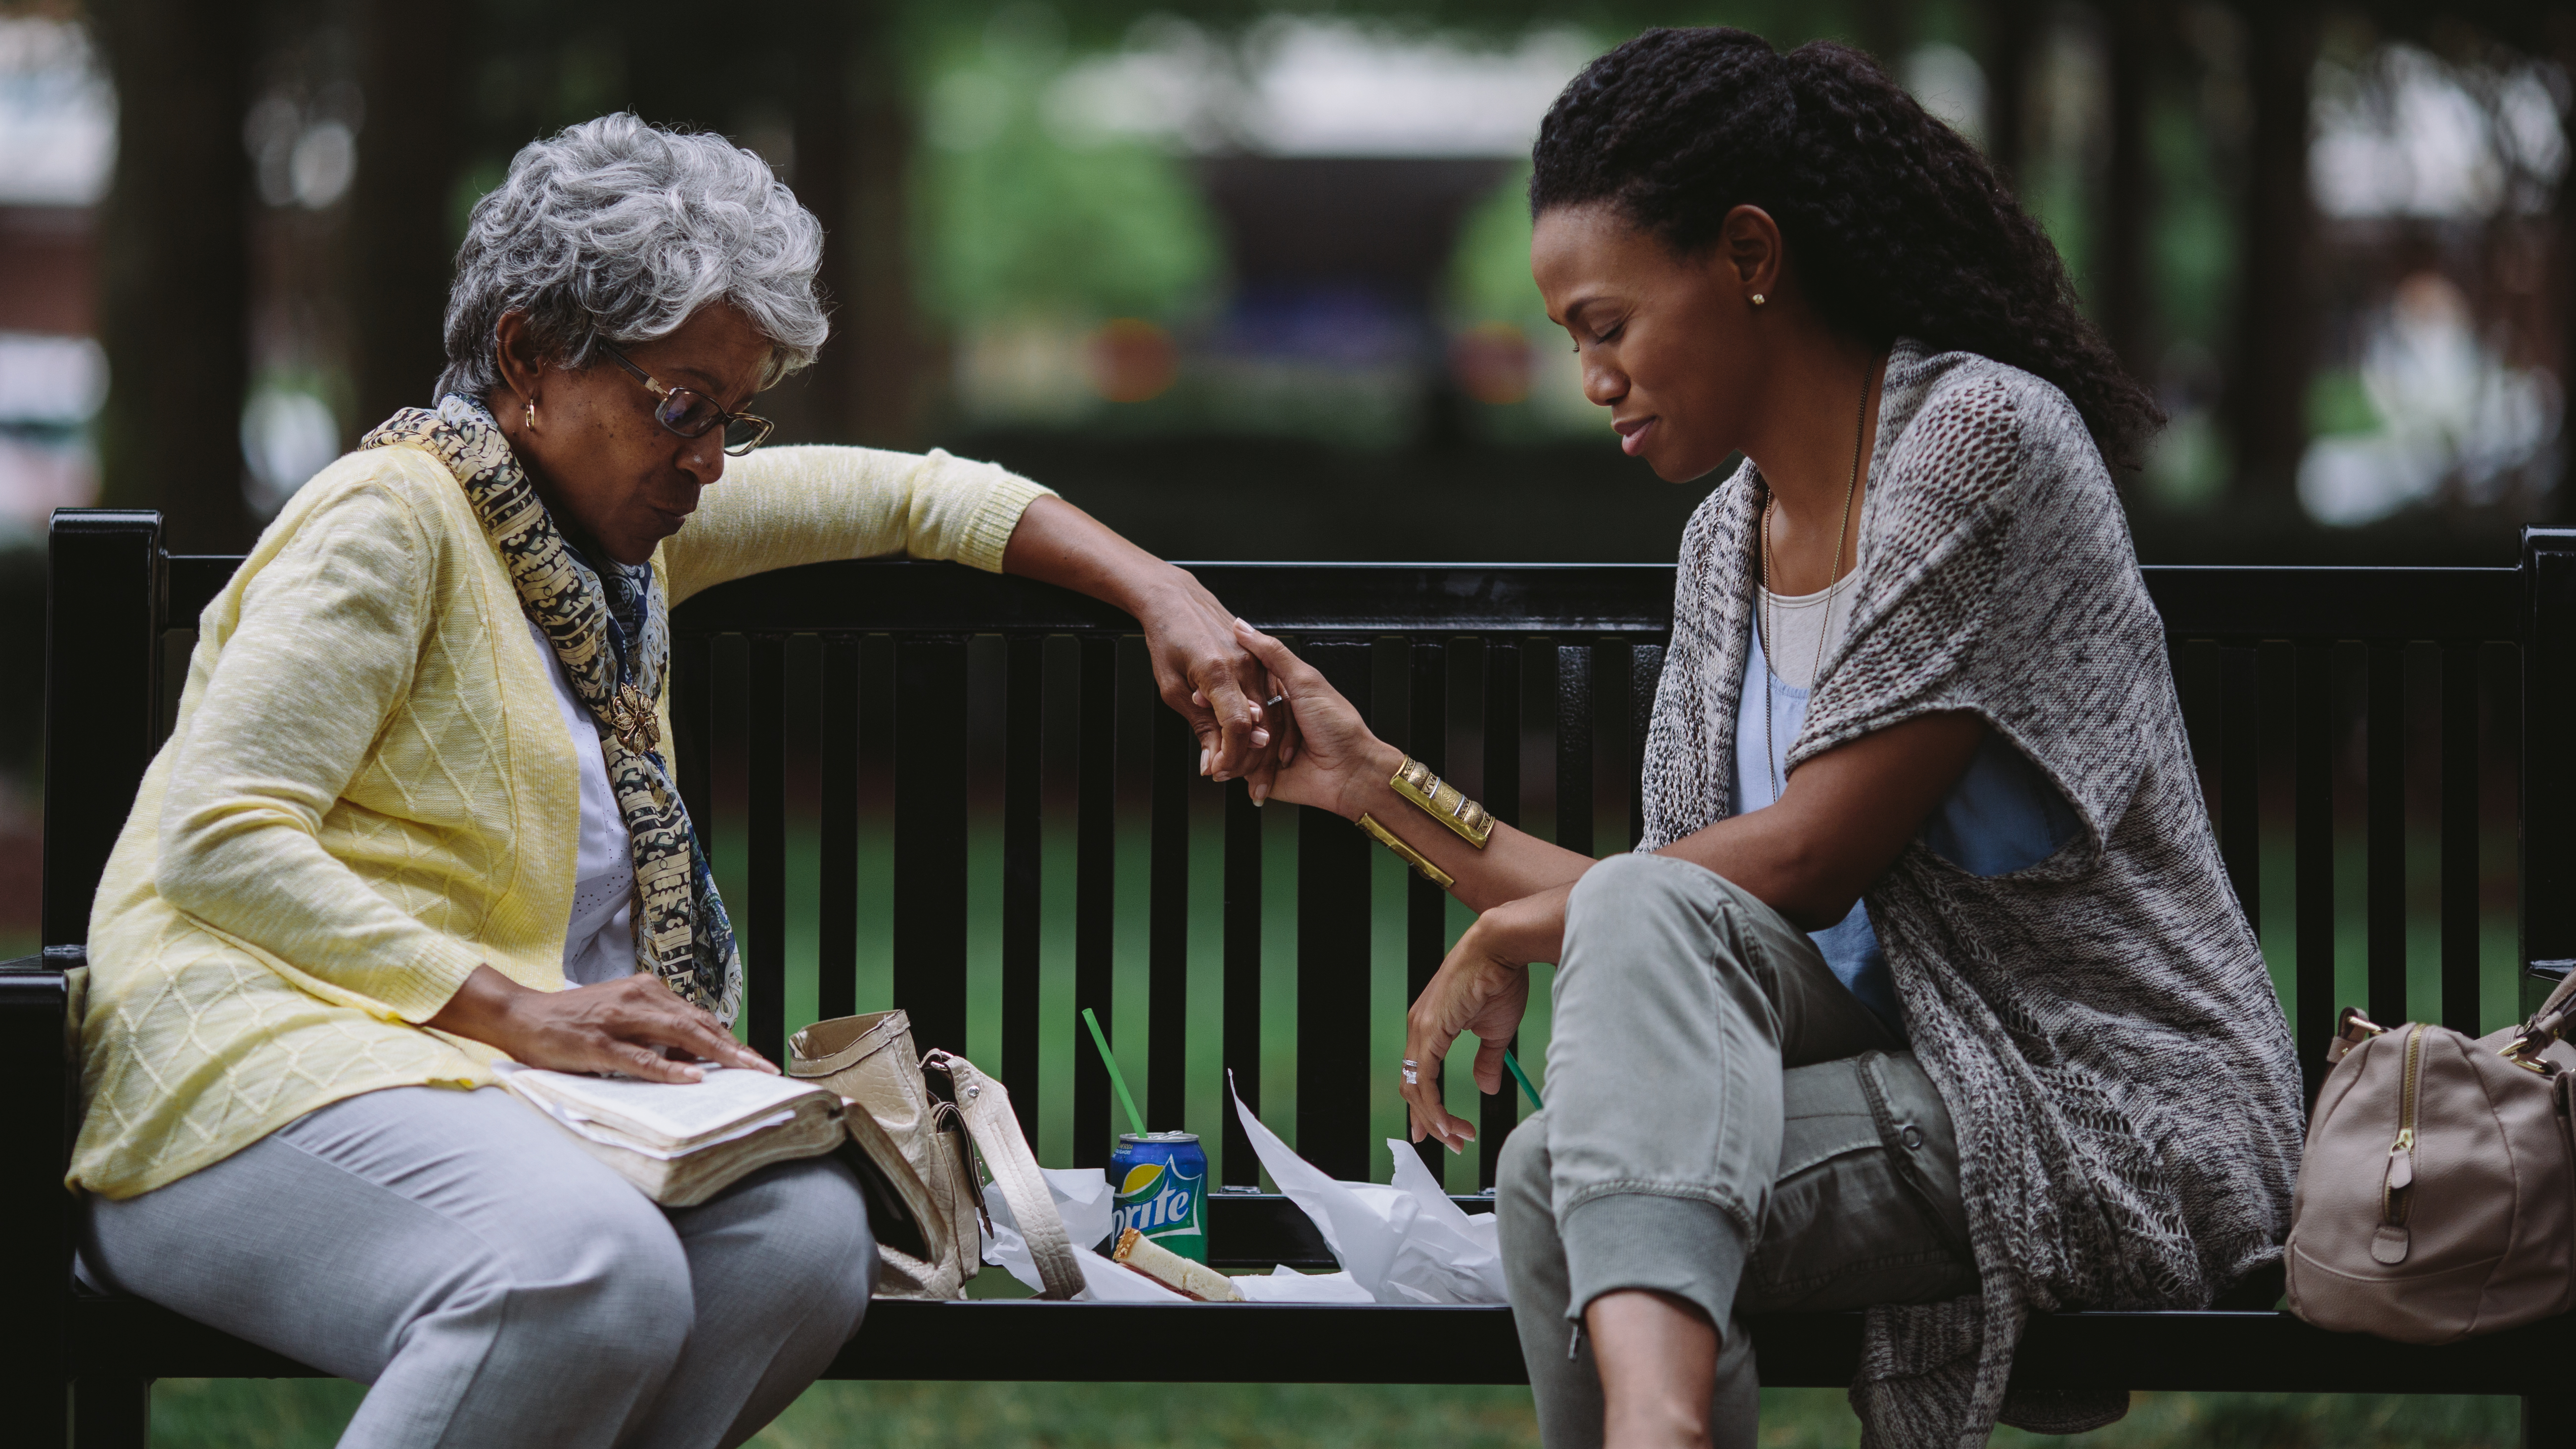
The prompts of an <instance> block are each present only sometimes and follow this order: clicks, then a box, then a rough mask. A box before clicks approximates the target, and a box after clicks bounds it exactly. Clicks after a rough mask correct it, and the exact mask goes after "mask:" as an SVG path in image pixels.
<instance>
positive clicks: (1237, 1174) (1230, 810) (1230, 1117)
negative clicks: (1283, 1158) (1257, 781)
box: [1219, 780, 1288, 1188]
mask: <svg viewBox="0 0 2576 1449" xmlns="http://www.w3.org/2000/svg"><path fill="white" fill-rule="evenodd" d="M1280 808H1281V809H1283V810H1284V809H1287V808H1288V807H1287V806H1284V805H1283V806H1281V807H1280ZM1261 818H1262V817H1261V809H1260V807H1258V806H1256V805H1254V804H1253V803H1252V793H1251V791H1250V790H1249V789H1247V788H1246V787H1245V785H1244V783H1243V782H1242V781H1240V780H1235V781H1232V782H1230V783H1228V784H1227V785H1226V787H1225V867H1224V869H1225V904H1224V912H1225V919H1224V946H1223V954H1224V960H1223V962H1222V963H1221V965H1220V968H1219V969H1220V970H1222V971H1223V972H1224V974H1225V1003H1224V1008H1223V1009H1224V1012H1225V1027H1224V1032H1223V1041H1222V1047H1223V1051H1224V1055H1225V1080H1226V1081H1227V1082H1228V1083H1230V1085H1231V1091H1232V1092H1233V1093H1234V1094H1238V1095H1240V1096H1241V1097H1242V1098H1243V1101H1244V1105H1246V1106H1248V1107H1250V1108H1251V1109H1252V1110H1253V1112H1254V1113H1256V1114H1258V1113H1259V1112H1260V1111H1261V888H1262V878H1261ZM1224 1117H1225V1120H1224V1133H1225V1138H1224V1141H1225V1154H1224V1162H1223V1172H1224V1177H1225V1182H1226V1183H1227V1184H1228V1185H1229V1186H1233V1187H1244V1188H1257V1187H1259V1186H1260V1185H1261V1164H1260V1161H1259V1159H1257V1158H1256V1157H1254V1156H1253V1152H1252V1138H1251V1137H1250V1136H1249V1135H1247V1134H1246V1133H1245V1132H1244V1130H1243V1122H1242V1119H1241V1117H1240V1116H1239V1115H1238V1114H1237V1113H1236V1112H1235V1110H1234V1102H1233V1099H1232V1097H1231V1096H1229V1097H1228V1098H1227V1099H1226V1101H1225V1104H1224Z"/></svg>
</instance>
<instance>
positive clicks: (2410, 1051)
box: [2379, 1026, 2424, 1227]
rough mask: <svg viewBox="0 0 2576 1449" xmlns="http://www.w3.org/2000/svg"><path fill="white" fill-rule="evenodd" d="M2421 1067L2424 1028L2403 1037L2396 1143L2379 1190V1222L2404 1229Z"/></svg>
mask: <svg viewBox="0 0 2576 1449" xmlns="http://www.w3.org/2000/svg"><path fill="white" fill-rule="evenodd" d="M2423 1065H2424V1028H2423V1027H2421V1026H2417V1027H2416V1028H2415V1029H2414V1030H2412V1031H2409V1032H2408V1033H2406V1067H2405V1071H2404V1073H2403V1075H2401V1076H2400V1077H2399V1078H2398V1082H2397V1140H2396V1141H2395V1142H2392V1143H2390V1144H2389V1147H2388V1176H2387V1180H2386V1186H2384V1187H2382V1188H2381V1189H2380V1194H2379V1211H2380V1221H2382V1222H2384V1223H2386V1224H2388V1225H2389V1226H2390V1227H2404V1226H2405V1225H2406V1211H2407V1203H2408V1199H2407V1198H2406V1197H2405V1196H2404V1195H2403V1194H2404V1193H2405V1191H2406V1189H2408V1188H2410V1187H2413V1186H2414V1185H2415V1088H2416V1082H2417V1079H2418V1077H2419V1076H2420V1075H2421V1074H2422V1070H2423Z"/></svg>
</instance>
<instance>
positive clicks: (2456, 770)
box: [2441, 640, 2482, 1035]
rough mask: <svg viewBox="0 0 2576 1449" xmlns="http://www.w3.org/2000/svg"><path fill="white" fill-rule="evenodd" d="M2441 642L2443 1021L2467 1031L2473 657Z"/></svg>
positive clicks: (2473, 914) (2473, 840)
mask: <svg viewBox="0 0 2576 1449" xmlns="http://www.w3.org/2000/svg"><path fill="white" fill-rule="evenodd" d="M2481 647H2482V646H2480V645H2479V644H2477V643H2476V642H2475V641H2472V640H2453V641H2451V642H2449V643H2446V644H2444V645H2443V646H2442V672H2441V695H2442V896H2441V933H2442V1024H2443V1025H2445V1026H2448V1027H2450V1028H2452V1029H2453V1030H2455V1031H2465V1032H2468V1033H2470V1034H2472V1035H2476V1034H2478V1032H2479V1027H2480V1025H2481V1021H2482V1014H2481V1012H2480V1011H2479V1009H2478V655H2479V653H2480V651H2481Z"/></svg>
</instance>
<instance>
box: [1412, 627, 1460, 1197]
mask: <svg viewBox="0 0 2576 1449" xmlns="http://www.w3.org/2000/svg"><path fill="white" fill-rule="evenodd" d="M1406 677H1407V678H1408V680H1409V681H1410V683H1411V686H1412V698H1411V700H1410V704H1409V708H1408V710H1407V713H1406V715H1405V745H1404V751H1405V753H1406V754H1408V755H1411V756H1412V757H1413V758H1415V759H1417V760H1420V761H1421V762H1422V763H1423V764H1424V765H1426V766H1428V767H1429V768H1430V770H1431V773H1433V774H1435V775H1437V774H1442V773H1443V772H1445V771H1446V770H1447V769H1448V768H1449V647H1448V645H1447V644H1446V643H1444V642H1440V641H1435V640H1417V641H1415V642H1414V643H1413V645H1412V646H1411V648H1410V649H1409V650H1408V651H1407V654H1406ZM1448 948H1449V893H1448V892H1447V891H1444V890H1442V889H1441V888H1440V887H1438V886H1436V885H1433V884H1432V883H1431V882H1429V881H1427V880H1424V879H1423V878H1422V877H1421V876H1420V875H1418V874H1416V873H1414V872H1412V871H1407V872H1406V873H1405V887H1404V999H1405V1000H1406V1001H1407V1002H1411V1001H1413V1000H1415V999H1416V998H1418V997H1420V996H1421V995H1422V988H1424V987H1425V986H1428V985H1430V984H1431V977H1432V974H1433V973H1434V972H1436V971H1438V970H1439V969H1440V961H1441V958H1442V957H1444V956H1446V955H1447V954H1448ZM1432 1073H1433V1075H1434V1077H1435V1078H1437V1077H1438V1076H1439V1064H1438V1063H1436V1062H1435V1063H1433V1064H1432ZM1407 1125H1408V1129H1409V1127H1410V1123H1409V1122H1408V1124H1407ZM1408 1135H1409V1131H1408ZM1413 1150H1414V1152H1415V1154H1416V1155H1417V1156H1419V1157H1420V1158H1421V1159H1422V1165H1423V1166H1424V1167H1426V1168H1429V1169H1430V1171H1431V1175H1432V1177H1433V1178H1434V1179H1435V1180H1437V1179H1442V1178H1444V1177H1445V1175H1446V1174H1447V1172H1448V1170H1449V1169H1448V1163H1447V1161H1446V1159H1447V1157H1448V1155H1449V1154H1448V1152H1447V1150H1446V1149H1444V1148H1443V1147H1441V1145H1440V1144H1439V1143H1438V1142H1435V1141H1433V1140H1432V1139H1431V1138H1429V1137H1425V1138H1423V1139H1422V1140H1421V1141H1420V1142H1417V1143H1415V1144H1414V1145H1413Z"/></svg>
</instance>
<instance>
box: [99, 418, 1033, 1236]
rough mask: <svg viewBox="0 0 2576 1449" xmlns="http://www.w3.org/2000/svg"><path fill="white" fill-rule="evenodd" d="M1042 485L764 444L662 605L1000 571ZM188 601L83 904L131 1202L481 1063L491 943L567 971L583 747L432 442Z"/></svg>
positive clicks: (673, 552)
mask: <svg viewBox="0 0 2576 1449" xmlns="http://www.w3.org/2000/svg"><path fill="white" fill-rule="evenodd" d="M1046 491H1047V490H1046V489H1043V488H1040V487H1038V486H1037V485H1036V484H1034V483H1031V482H1028V481H1027V480H1026V479H1023V478H1019V477H1016V476H1014V475H1013V474H1011V473H1009V472H1006V471H1004V470H1003V469H1001V468H997V467H994V466H992V465H990V464H985V463H970V462H964V461H961V460H959V459H955V458H951V457H949V456H948V455H947V454H945V453H940V452H933V453H930V454H928V455H927V456H914V455H911V454H903V453H882V452H874V451H870V450H867V449H861V448H772V449H764V450H762V451H761V452H758V453H755V454H753V455H751V456H750V457H748V458H743V459H739V460H735V461H733V462H731V463H730V464H729V465H728V466H727V468H726V470H725V476H724V478H723V479H722V480H721V481H719V482H718V483H717V484H716V485H715V486H714V487H712V488H709V489H707V490H706V492H705V493H704V494H703V495H701V498H700V502H699V506H698V511H697V513H696V515H695V516H693V517H692V518H690V520H689V521H688V524H687V526H686V527H685V528H684V529H682V530H681V532H679V533H678V534H676V535H674V536H673V537H672V538H670V539H669V540H667V541H666V542H665V543H664V544H663V545H662V547H661V548H660V549H659V550H657V551H656V553H655V555H654V559H653V567H654V569H655V571H656V573H657V574H659V575H660V577H661V579H662V582H663V585H664V587H665V588H666V589H667V590H668V591H669V597H670V599H671V602H672V603H674V604H677V603H678V602H679V601H680V600H682V599H686V598H687V597H689V596H690V595H691V594H694V593H696V592H698V591H699V590H701V589H704V588H707V587H708V586H710V585H713V584H718V583H722V582H724V581H725V580H727V579H732V578H739V577H741V576H743V575H745V574H752V573H758V572H760V571H762V570H764V569H774V568H784V567H787V566H789V565H792V564H802V563H813V562H817V561H820V560H824V559H838V558H860V557H866V556H869V555H873V554H883V553H894V552H898V551H900V552H905V553H909V554H911V555H913V556H914V557H917V558H935V559H953V560H956V561H957V562H960V563H965V564H970V565H973V566H974V567H976V568H980V569H985V570H988V571H994V572H998V571H999V570H1000V569H1001V566H1002V551H1003V547H1004V545H1005V544H1007V543H1008V542H1009V539H1010V536H1011V530H1012V529H1013V528H1014V527H1016V526H1017V524H1018V523H1019V519H1020V515H1021V513H1022V512H1023V511H1024V510H1025V509H1026V508H1027V507H1028V505H1029V504H1030V502H1031V501H1033V500H1034V499H1036V498H1037V497H1038V496H1039V495H1041V494H1043V493H1045V492H1046ZM198 629H199V632H198V636H197V648H196V653H195V655H194V657H193V658H192V659H191V660H190V662H189V666H188V683H187V690H186V692H185V693H184V694H183V695H182V696H181V697H180V701H179V715H178V724H177V726H176V728H174V729H173V730H172V731H171V734H170V738H169V740H168V742H167V743H165V744H164V745H163V746H162V747H161V753H160V754H159V756H158V757H156V758H155V759H154V760H153V762H152V768H151V769H150V771H149V772H147V773H146V774H145V775H144V777H143V787H142V790H141V792H140V793H139V794H138V795H137V796H136V797H135V801H134V812H133V814H132V815H130V816H129V817H127V819H126V822H125V829H124V832H123V833H122V834H121V835H120V836H119V837H118V838H117V843H116V850H115V853H114V854H113V855H111V856H110V857H109V858H108V863H107V871H106V874H105V876H104V877H103V878H102V880H101V882H100V885H99V892H98V898H97V900H96V902H95V903H94V904H93V906H92V907H91V915H90V935H89V961H90V967H89V981H88V990H87V999H86V1006H85V1008H84V1011H83V1014H82V1018H81V1101H82V1118H81V1131H80V1140H79V1142H78V1144H77V1146H76V1147H75V1148H74V1150H73V1154H72V1166H71V1173H70V1176H69V1179H68V1180H69V1182H70V1184H71V1185H72V1186H73V1187H75V1188H80V1189H86V1190H88V1191H91V1192H95V1193H99V1194H102V1195H104V1196H107V1197H111V1198H123V1197H130V1196H133V1195H134V1194H136V1193H140V1192H148V1191H150V1190H151V1189H153V1188H156V1187H159V1186H161V1185H163V1184H164V1183H168V1182H172V1181H175V1180H177V1179H179V1178H181V1177H185V1176H186V1175H188V1174H189V1173H191V1172H194V1171H196V1170H197V1169H198V1168H201V1167H204V1166H207V1165H208V1164H210V1163H214V1162H218V1161H221V1160H222V1159H223V1158H225V1157H226V1156H229V1155H230V1154H232V1153H234V1152H237V1151H239V1150H240V1149H242V1148H244V1147H247V1146H249V1145H250V1144H251V1143H253V1142H256V1141H258V1140H259V1139H260V1138H262V1137H264V1136H266V1135H267V1134H269V1133H270V1132H273V1131H275V1130H276V1129H278V1128H279V1127H282V1126H284V1125H285V1124H287V1123H288V1122H291V1121H293V1120H295V1119H296V1118H297V1117H300V1116H302V1115H304V1114H305V1113H307V1112H310V1111H313V1110H315V1109H316V1108H319V1107H324V1106H327V1105H329V1104H331V1103H333V1102H336V1101H340V1100H341V1099H343V1098H347V1097H353V1096H356V1095H358V1094H359V1093H361V1092H372V1091H376V1090H379V1089H381V1088H385V1087H399V1086H416V1085H443V1086H455V1087H474V1086H480V1085H484V1084H487V1083H489V1082H490V1081H491V1080H492V1077H491V1070H490V1065H489V1063H490V1062H491V1060H492V1059H493V1058H494V1057H495V1056H497V1055H498V1054H497V1053H495V1052H494V1051H492V1050H491V1049H490V1048H488V1047H485V1046H482V1045H481V1044H479V1043H472V1042H466V1041H464V1040H462V1039H460V1038H455V1037H450V1036H447V1035H444V1034H442V1033H437V1032H433V1031H429V1030H427V1029H425V1028H422V1027H421V1026H419V1025H418V1023H420V1022H422V1021H425V1020H427V1019H428V1018H430V1017H432V1016H434V1015H436V1014H437V1013H438V1011H439V1009H440V1008H441V1007H442V1006H444V1005H445V1004H446V1003H447V999H448V998H449V997H450V996H452V995H453V994H454V993H455V992H456V989H457V988H458V987H459V986H460V985H462V984H463V982H464V980H465V978H466V976H467V975H468V974H470V973H471V972H472V971H473V970H474V968H475V966H476V965H477V964H478V963H482V964H489V965H490V966H492V967H493V969H495V970H498V971H501V972H503V973H505V974H507V975H508V976H510V977H511V978H512V979H513V980H516V981H518V982H521V983H522V984H524V985H527V986H532V987H536V988H539V989H543V990H556V989H560V988H561V987H562V985H563V969H562V968H563V947H564V927H565V923H566V921H567V919H568V917H569V916H570V913H571V909H572V890H573V870H574V864H575V855H576V850H577V846H578V836H579V828H580V827H579V822H580V818H581V805H580V794H579V785H578V780H577V776H576V774H575V766H576V763H577V758H576V756H575V755H574V753H573V749H574V744H573V741H572V739H571V737H570V736H569V735H567V734H566V732H565V730H564V727H563V716H562V715H561V713H559V712H558V710H559V707H558V705H557V703H556V699H555V693H554V686H553V683H552V681H551V679H550V678H549V676H548V673H547V671H548V670H549V668H550V667H551V665H550V663H549V661H548V660H546V659H545V658H544V657H543V655H542V653H541V652H540V650H539V648H538V646H537V643H536V640H535V639H534V638H533V637H532V636H531V635H530V634H529V632H528V628H527V625H526V624H525V622H524V616H523V615H522V614H521V613H520V611H519V600H518V596H517V594H516V593H515V592H514V591H513V590H512V588H511V585H510V579H509V575H508V574H507V573H505V572H504V571H503V569H502V566H501V561H500V556H499V555H498V554H497V553H496V552H494V550H493V548H492V546H491V544H490V543H489V542H488V541H487V539H486V538H485V536H484V533H483V530H482V528H481V526H480V525H479V524H477V523H476V521H475V518H474V514H473V511H472V509H471V508H470V507H469V506H468V505H467V503H466V499H465V493H464V490H463V489H462V488H460V487H458V486H457V483H456V480H455V479H454V478H453V477H452V476H451V475H450V474H449V473H448V471H447V469H446V468H445V467H444V466H443V465H441V464H440V463H439V462H438V461H437V460H436V459H434V458H432V457H431V456H430V455H429V454H428V453H426V452H423V451H421V450H419V449H416V448H410V447H387V448H376V449H372V450H369V451H366V452H362V453H353V454H351V455H349V456H348V457H345V458H342V459H341V460H340V461H338V462H337V463H334V464H332V465H331V466H330V467H329V468H328V469H325V470H324V471H323V472H322V473H321V474H320V475H319V476H318V477H316V478H315V479H314V480H313V481H312V482H311V483H309V484H307V485H306V486H305V487H304V489H303V490H302V491H301V492H299V493H297V494H296V495H295V498H294V499H293V501H292V502H290V503H289V504H288V505H287V507H286V511H285V512H283V513H282V514H280V515H279V516H278V519H277V521H276V522H275V523H273V524H271V525H270V526H269V529H268V531H267V533H266V534H264V535H263V536H262V537H261V538H260V541H259V544H258V546H257V547H256V548H254V549H253V550H252V552H251V555H250V557H249V558H247V559H246V560H244V561H243V563H242V566H241V570H240V571H239V572H238V573H236V574H234V575H233V578H232V582H231V583H229V584H227V585H226V586H225V588H224V591H223V592H222V593H221V594H219V595H217V596H216V598H215V601H214V602H213V603H211V604H209V605H207V606H206V611H205V613H204V615H203V616H201V618H200V620H199V625H198ZM664 715H665V718H664V727H663V739H664V740H665V741H666V742H667V741H668V740H669V739H670V738H671V735H670V728H669V720H668V707H667V702H665V704H664ZM665 748H668V746H667V744H666V746H665Z"/></svg>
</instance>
